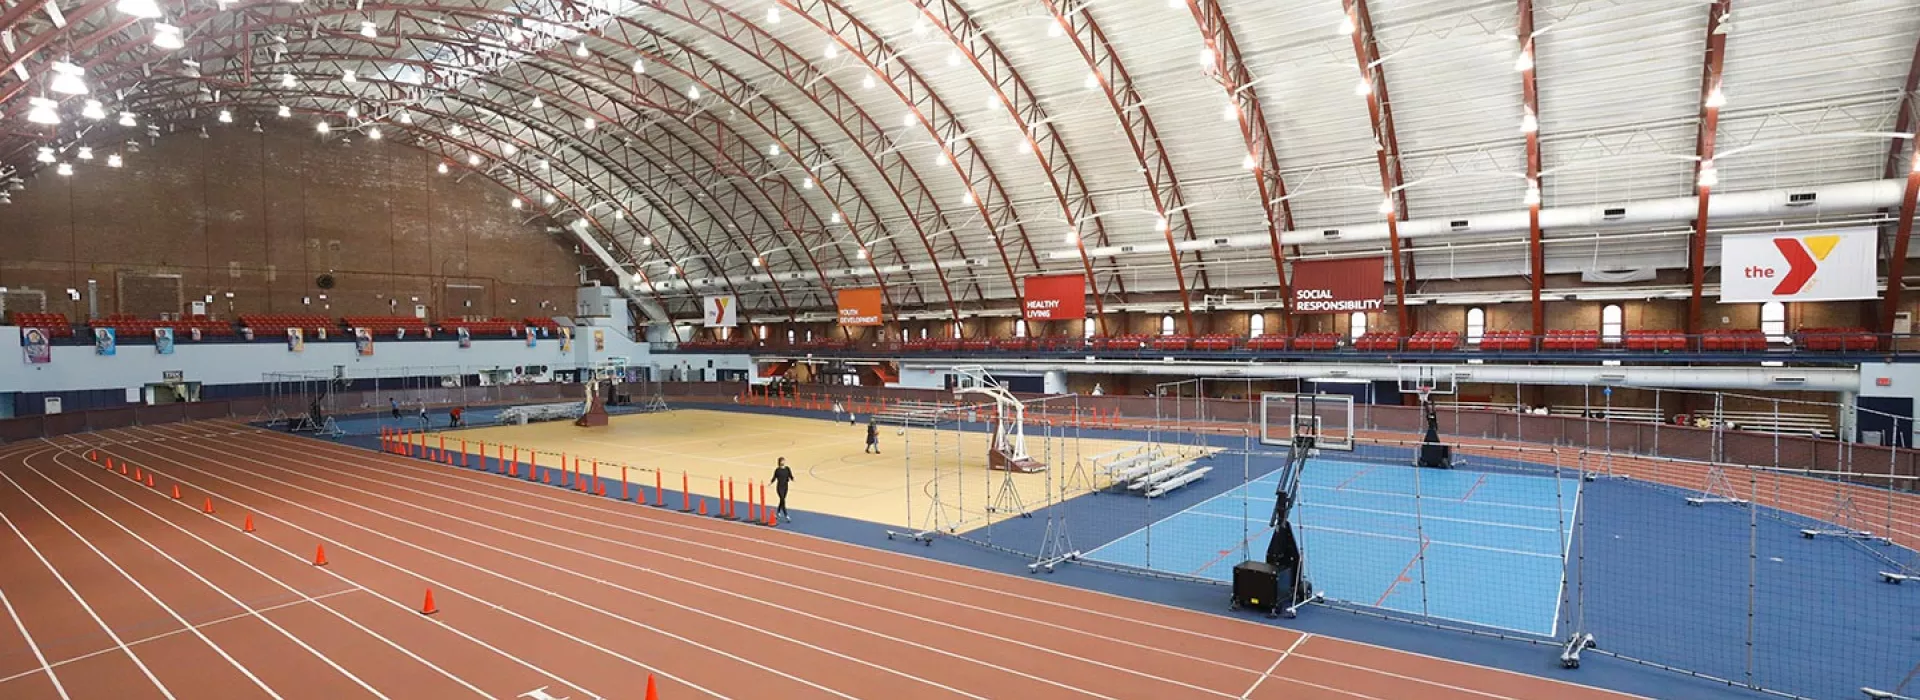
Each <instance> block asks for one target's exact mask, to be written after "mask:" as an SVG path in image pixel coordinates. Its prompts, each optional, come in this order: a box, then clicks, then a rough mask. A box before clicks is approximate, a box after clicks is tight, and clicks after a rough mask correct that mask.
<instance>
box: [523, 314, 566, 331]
mask: <svg viewBox="0 0 1920 700" xmlns="http://www.w3.org/2000/svg"><path fill="white" fill-rule="evenodd" d="M520 320H521V321H522V322H524V323H526V324H527V327H528V328H538V329H541V330H544V331H546V332H547V335H553V334H555V333H557V332H559V331H560V323H559V322H558V321H555V320H553V318H552V317H547V316H528V317H526V318H523V319H520Z"/></svg>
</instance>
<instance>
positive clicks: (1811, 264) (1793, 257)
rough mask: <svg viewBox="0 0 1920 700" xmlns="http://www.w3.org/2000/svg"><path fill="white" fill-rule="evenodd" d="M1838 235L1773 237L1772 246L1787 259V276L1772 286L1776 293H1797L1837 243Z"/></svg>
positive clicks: (1810, 278)
mask: <svg viewBox="0 0 1920 700" xmlns="http://www.w3.org/2000/svg"><path fill="white" fill-rule="evenodd" d="M1839 243H1840V237H1839V236H1801V237H1782V238H1775V239H1773V247H1775V248H1779V249H1780V255H1782V256H1785V257H1786V259H1787V276H1786V277H1785V278H1784V279H1781V280H1780V284H1778V285H1776V286H1775V287H1774V288H1773V293H1774V294H1776V295H1783V296H1784V295H1791V294H1799V293H1800V290H1801V289H1802V288H1804V287H1806V286H1807V282H1809V281H1811V280H1812V279H1813V273H1814V272H1815V271H1817V270H1819V269H1820V261H1822V260H1826V259H1827V255H1828V254H1830V253H1832V252H1833V247H1834V246H1836V245H1839Z"/></svg>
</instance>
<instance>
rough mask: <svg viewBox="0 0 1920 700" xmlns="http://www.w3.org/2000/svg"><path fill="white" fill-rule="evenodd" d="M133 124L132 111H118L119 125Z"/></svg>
mask: <svg viewBox="0 0 1920 700" xmlns="http://www.w3.org/2000/svg"><path fill="white" fill-rule="evenodd" d="M134 124H135V122H134V121H133V113H132V112H121V113H120V125H121V126H133V125H134Z"/></svg>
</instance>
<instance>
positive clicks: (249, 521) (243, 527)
mask: <svg viewBox="0 0 1920 700" xmlns="http://www.w3.org/2000/svg"><path fill="white" fill-rule="evenodd" d="M240 531H241V532H253V514H252V513H248V514H247V522H246V524H245V525H241V526H240Z"/></svg>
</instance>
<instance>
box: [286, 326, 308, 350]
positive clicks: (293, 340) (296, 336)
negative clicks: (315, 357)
mask: <svg viewBox="0 0 1920 700" xmlns="http://www.w3.org/2000/svg"><path fill="white" fill-rule="evenodd" d="M306 349H307V332H306V331H303V330H300V329H298V328H288V329H287V352H300V351H303V350H306Z"/></svg>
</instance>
